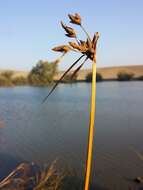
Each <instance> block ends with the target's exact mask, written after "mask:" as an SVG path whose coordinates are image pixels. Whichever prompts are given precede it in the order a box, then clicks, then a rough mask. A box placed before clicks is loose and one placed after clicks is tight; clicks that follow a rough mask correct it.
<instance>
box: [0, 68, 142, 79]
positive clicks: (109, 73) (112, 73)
mask: <svg viewBox="0 0 143 190" xmlns="http://www.w3.org/2000/svg"><path fill="white" fill-rule="evenodd" d="M3 71H5V70H0V73H1V72H3ZM13 72H14V75H13V77H17V76H25V77H26V76H27V75H28V72H26V71H13ZM97 72H98V73H100V74H101V75H102V77H103V79H107V80H109V79H117V74H118V73H119V72H127V73H133V74H134V76H135V77H139V76H143V65H136V66H119V67H103V68H97ZM63 73H64V71H59V72H58V73H57V75H56V76H55V80H58V79H59V78H60V76H61V75H62V74H63ZM89 73H91V69H85V70H81V71H80V72H79V74H78V77H77V80H85V78H86V76H87V74H89Z"/></svg>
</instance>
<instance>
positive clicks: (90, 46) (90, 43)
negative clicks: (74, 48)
mask: <svg viewBox="0 0 143 190" xmlns="http://www.w3.org/2000/svg"><path fill="white" fill-rule="evenodd" d="M86 44H87V47H88V48H92V42H91V41H90V40H89V39H88V38H87V40H86Z"/></svg>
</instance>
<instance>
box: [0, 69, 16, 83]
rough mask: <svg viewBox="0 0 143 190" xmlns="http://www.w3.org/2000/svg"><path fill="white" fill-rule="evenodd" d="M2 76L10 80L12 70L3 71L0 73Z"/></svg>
mask: <svg viewBox="0 0 143 190" xmlns="http://www.w3.org/2000/svg"><path fill="white" fill-rule="evenodd" d="M0 75H1V76H2V77H4V78H5V79H7V80H9V81H10V80H11V78H12V76H13V71H4V72H2V73H1V74H0Z"/></svg>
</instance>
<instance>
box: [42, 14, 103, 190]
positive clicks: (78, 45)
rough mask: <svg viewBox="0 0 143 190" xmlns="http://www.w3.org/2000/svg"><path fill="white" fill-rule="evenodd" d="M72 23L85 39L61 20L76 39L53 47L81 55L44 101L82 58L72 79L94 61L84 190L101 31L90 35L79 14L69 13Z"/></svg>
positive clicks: (86, 178)
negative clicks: (97, 52)
mask: <svg viewBox="0 0 143 190" xmlns="http://www.w3.org/2000/svg"><path fill="white" fill-rule="evenodd" d="M68 17H69V19H70V23H72V24H75V25H78V26H79V27H80V28H81V29H82V31H83V32H84V33H85V35H86V39H85V40H80V39H79V38H78V37H77V33H76V31H75V30H74V29H73V28H71V27H69V26H67V25H65V24H64V23H63V22H61V26H62V28H63V29H64V30H65V32H66V34H65V35H66V36H67V37H69V38H72V39H74V41H70V42H68V45H61V46H57V47H55V48H53V49H52V50H53V51H56V52H61V53H62V54H63V56H64V55H66V54H67V53H68V52H70V51H72V52H77V53H79V54H80V57H79V58H78V59H77V60H76V61H75V62H74V63H73V64H72V65H71V66H70V67H69V68H68V69H67V70H66V71H65V72H64V74H63V75H62V76H61V77H60V79H59V80H58V81H57V82H56V83H55V85H54V86H53V88H52V89H51V91H50V92H49V94H48V95H47V96H46V97H45V99H44V100H43V102H45V101H46V100H47V98H48V97H49V96H50V95H51V94H52V93H53V91H54V90H55V89H56V87H57V86H58V84H59V83H60V82H61V81H62V80H63V78H64V77H65V76H66V75H67V74H68V73H69V72H70V71H71V69H72V68H73V67H74V66H76V65H77V63H78V62H79V61H81V60H82V62H81V63H80V65H79V66H78V67H77V68H76V69H75V70H74V72H73V73H72V75H71V79H72V78H73V77H74V76H75V75H76V74H77V73H78V71H79V70H80V69H81V68H82V67H83V65H84V64H85V62H86V61H87V60H91V61H92V86H91V108H90V124H89V133H88V147H87V162H86V173H85V186H84V190H88V189H89V184H90V175H91V164H92V154H93V138H94V121H95V103H96V47H97V41H98V39H99V33H98V32H96V33H95V34H94V36H93V38H91V37H90V35H89V34H88V32H87V31H86V30H85V28H84V27H83V23H82V19H81V17H80V15H79V14H77V13H76V14H74V15H72V14H69V15H68Z"/></svg>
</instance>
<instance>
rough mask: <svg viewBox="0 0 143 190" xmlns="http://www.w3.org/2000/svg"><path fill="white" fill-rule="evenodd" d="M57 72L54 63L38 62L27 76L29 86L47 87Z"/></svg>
mask: <svg viewBox="0 0 143 190" xmlns="http://www.w3.org/2000/svg"><path fill="white" fill-rule="evenodd" d="M56 71H57V64H56V63H49V62H47V61H42V60H41V61H39V62H38V63H37V65H36V66H35V67H33V69H32V70H31V72H30V73H29V75H28V81H29V84H31V85H40V86H41V85H42V86H44V85H48V84H50V83H52V82H53V78H54V75H55V74H56Z"/></svg>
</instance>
